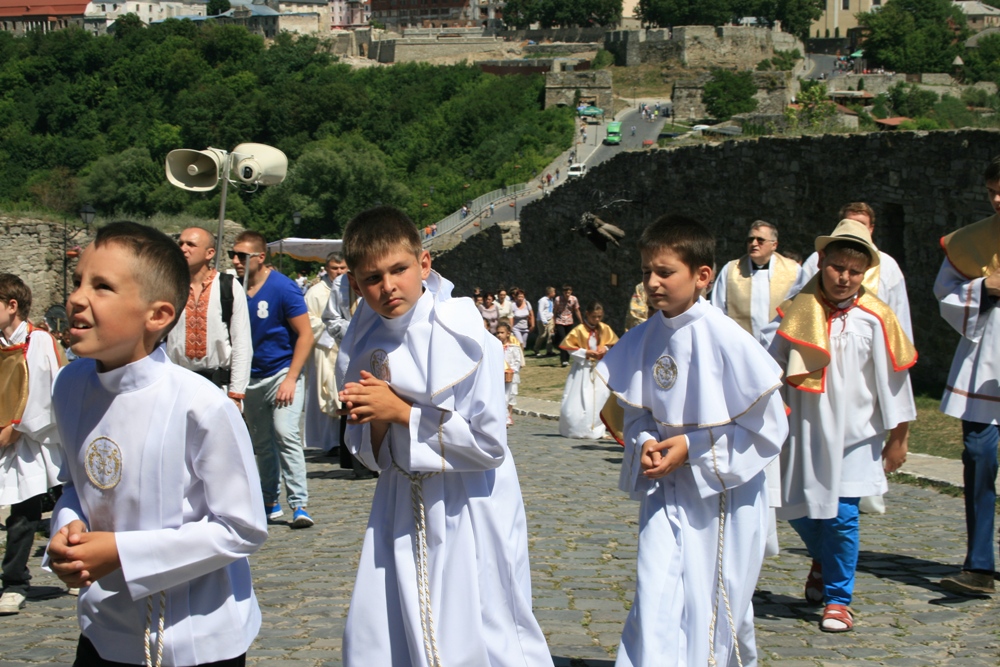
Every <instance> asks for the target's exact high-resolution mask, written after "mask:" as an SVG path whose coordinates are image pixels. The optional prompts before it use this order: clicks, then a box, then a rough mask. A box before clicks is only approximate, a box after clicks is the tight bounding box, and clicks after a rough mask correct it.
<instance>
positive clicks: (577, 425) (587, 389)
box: [559, 338, 611, 440]
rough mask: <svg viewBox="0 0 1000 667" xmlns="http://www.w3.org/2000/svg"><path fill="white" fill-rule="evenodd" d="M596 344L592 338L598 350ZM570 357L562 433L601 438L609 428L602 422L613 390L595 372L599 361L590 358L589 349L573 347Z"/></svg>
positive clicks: (561, 413)
mask: <svg viewBox="0 0 1000 667" xmlns="http://www.w3.org/2000/svg"><path fill="white" fill-rule="evenodd" d="M594 343H595V339H594V338H591V339H590V344H591V348H590V349H592V350H596V349H597V346H596V345H595V344H594ZM569 358H570V360H571V361H572V362H573V366H572V368H570V371H569V375H568V376H567V377H566V385H565V386H564V387H563V395H562V402H561V403H560V406H559V435H561V436H563V437H564V438H586V439H591V440H600V439H601V438H603V437H604V433H605V432H606V431H607V429H606V428H605V427H604V422H602V421H601V409H602V408H603V407H604V404H605V403H606V402H607V400H608V397H609V396H610V395H611V391H610V390H609V389H608V387H607V385H606V384H604V383H603V382H601V380H600V379H599V378H598V377H597V374H596V373H595V372H594V367H595V364H596V362H594V361H592V360H590V359H587V350H584V349H579V350H573V352H571V353H570V355H569Z"/></svg>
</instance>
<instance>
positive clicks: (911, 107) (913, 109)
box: [889, 83, 939, 118]
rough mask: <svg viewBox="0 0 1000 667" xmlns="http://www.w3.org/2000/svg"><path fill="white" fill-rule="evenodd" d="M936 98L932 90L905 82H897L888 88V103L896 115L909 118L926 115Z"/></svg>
mask: <svg viewBox="0 0 1000 667" xmlns="http://www.w3.org/2000/svg"><path fill="white" fill-rule="evenodd" d="M938 99H939V98H938V95H937V93H935V92H934V91H931V90H924V89H923V88H920V87H919V86H911V85H907V84H905V83H897V84H896V85H895V86H893V87H892V88H890V89H889V103H890V104H891V105H892V110H893V111H895V112H896V115H897V116H907V117H909V118H918V117H920V116H926V115H927V114H928V113H930V111H931V109H933V108H934V105H935V104H937V102H938Z"/></svg>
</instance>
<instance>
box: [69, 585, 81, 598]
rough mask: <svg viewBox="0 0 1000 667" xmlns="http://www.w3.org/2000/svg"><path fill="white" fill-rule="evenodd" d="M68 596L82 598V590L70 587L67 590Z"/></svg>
mask: <svg viewBox="0 0 1000 667" xmlns="http://www.w3.org/2000/svg"><path fill="white" fill-rule="evenodd" d="M66 595H72V596H73V597H80V589H79V588H74V587H73V586H70V587H69V588H67V589H66Z"/></svg>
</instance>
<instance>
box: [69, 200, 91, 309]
mask: <svg viewBox="0 0 1000 667" xmlns="http://www.w3.org/2000/svg"><path fill="white" fill-rule="evenodd" d="M96 216H97V211H96V210H95V209H94V207H93V206H91V205H90V204H84V205H83V206H82V207H81V208H80V219H81V220H82V221H83V224H84V225H86V227H87V231H88V232H89V231H90V225H91V223H92V222H94V218H95V217H96ZM68 236H69V232H68V231H67V229H66V216H65V215H64V216H63V299H66V298H67V297H68V296H69V292H68V291H67V289H68V285H67V274H68V273H69V243H68Z"/></svg>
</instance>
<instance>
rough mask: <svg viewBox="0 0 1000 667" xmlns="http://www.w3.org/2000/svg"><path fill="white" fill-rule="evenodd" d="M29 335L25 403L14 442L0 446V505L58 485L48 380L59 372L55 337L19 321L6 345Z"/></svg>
mask: <svg viewBox="0 0 1000 667" xmlns="http://www.w3.org/2000/svg"><path fill="white" fill-rule="evenodd" d="M29 337H30V341H29V342H28V352H27V356H26V358H25V361H26V362H27V365H28V402H27V404H26V405H25V406H24V413H23V414H22V415H21V421H20V423H18V424H15V425H14V430H15V431H17V432H18V433H20V436H18V439H17V442H15V443H14V444H13V445H11V446H10V447H4V448H3V449H0V505H13V504H14V503H20V502H24V501H25V500H28V499H29V498H34V497H35V496H38V495H41V494H43V493H45V492H46V491H48V490H49V489H50V488H51V487H53V486H58V485H59V484H60V482H59V467H60V466H61V465H62V450H61V449H60V448H59V433H58V431H57V430H56V420H55V414H54V413H53V411H52V383H53V382H54V380H55V377H56V373H58V372H59V356H58V354H57V353H56V348H55V344H56V343H55V340H54V339H53V338H52V336H51V335H49V334H48V333H46V332H44V331H33V332H31V334H29V333H28V323H27V322H22V323H21V324H20V325H19V326H18V328H17V329H16V330H15V331H14V334H13V336H11V340H9V341H7V342H8V343H9V344H10V345H20V344H22V343H24V342H25V341H26V340H28V338H29Z"/></svg>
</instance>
